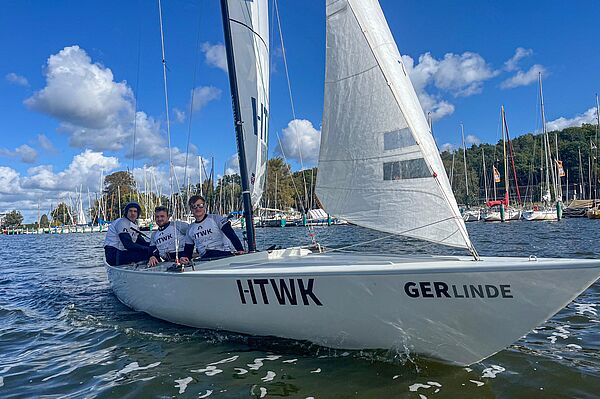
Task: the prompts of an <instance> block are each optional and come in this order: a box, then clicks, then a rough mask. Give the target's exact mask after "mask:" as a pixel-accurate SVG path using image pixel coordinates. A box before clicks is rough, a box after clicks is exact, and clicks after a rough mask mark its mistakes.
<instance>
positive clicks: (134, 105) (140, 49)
mask: <svg viewBox="0 0 600 399" xmlns="http://www.w3.org/2000/svg"><path fill="white" fill-rule="evenodd" d="M139 6H140V5H139V2H138V8H139ZM137 50H138V51H137V70H136V74H135V89H134V92H133V145H132V150H131V175H132V177H133V173H134V171H135V144H136V133H137V106H138V104H137V98H138V93H139V84H140V64H141V62H140V59H141V52H142V20H141V18H140V20H139V25H138V43H137ZM133 186H134V188H135V192H136V194H137V200H138V202H140V192H139V190H138V188H137V181H136V180H135V177H134V178H133ZM120 205H121V204H119V206H120ZM146 208H147V207H144V209H145V210H146V218H147V217H148V209H146ZM140 216H141V215H140Z"/></svg>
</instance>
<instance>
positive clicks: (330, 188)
mask: <svg viewBox="0 0 600 399" xmlns="http://www.w3.org/2000/svg"><path fill="white" fill-rule="evenodd" d="M421 179H426V178H424V177H423V178H421ZM407 180H413V181H414V180H418V179H407ZM396 181H397V182H400V181H402V180H396ZM317 187H319V188H324V189H328V190H339V191H362V190H361V189H360V188H351V187H334V186H317ZM369 191H372V192H406V193H419V194H426V195H430V196H432V197H435V198H440V199H444V197H443V196H441V195H439V194H432V193H431V192H428V191H421V190H409V189H406V188H370V189H369ZM448 219H456V216H455V217H452V218H448ZM448 219H444V220H448Z"/></svg>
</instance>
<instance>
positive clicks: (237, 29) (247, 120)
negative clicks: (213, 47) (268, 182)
mask: <svg viewBox="0 0 600 399" xmlns="http://www.w3.org/2000/svg"><path fill="white" fill-rule="evenodd" d="M227 3H228V7H229V26H230V28H231V36H232V42H233V54H234V60H235V70H236V75H237V76H235V79H236V82H237V87H238V96H239V101H240V112H241V115H240V118H241V120H242V128H243V131H244V146H245V153H246V165H247V169H248V182H249V184H250V194H251V199H252V204H253V206H254V207H256V206H258V203H259V201H260V198H261V196H262V193H263V190H264V185H265V179H266V167H267V155H268V152H267V149H268V146H267V142H268V126H269V117H270V115H269V12H268V0H228V1H227Z"/></svg>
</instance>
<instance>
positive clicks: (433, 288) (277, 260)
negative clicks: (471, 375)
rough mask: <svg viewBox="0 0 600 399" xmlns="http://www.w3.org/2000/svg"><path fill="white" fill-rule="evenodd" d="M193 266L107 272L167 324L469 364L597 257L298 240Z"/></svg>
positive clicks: (594, 268) (592, 270) (585, 275)
mask: <svg viewBox="0 0 600 399" xmlns="http://www.w3.org/2000/svg"><path fill="white" fill-rule="evenodd" d="M299 255H302V256H299ZM195 269H196V270H195V271H186V272H184V273H178V272H166V271H161V270H165V266H159V267H157V268H153V269H147V268H145V267H142V269H137V270H136V269H134V268H133V267H132V266H125V267H123V266H119V267H112V266H108V277H109V280H110V283H111V285H112V289H113V291H114V293H115V294H116V296H117V297H118V298H119V300H120V301H121V302H123V303H124V304H125V305H127V306H129V307H131V308H133V309H136V310H139V311H143V312H146V313H148V314H150V315H152V316H154V317H157V318H160V319H163V320H167V321H170V322H173V323H177V324H182V325H186V326H192V327H198V328H210V329H218V330H228V331H234V332H239V333H245V334H252V335H262V336H277V337H284V338H291V339H298V340H308V341H311V342H314V343H317V344H319V345H323V346H327V347H333V348H344V349H369V348H373V349H375V348H379V349H399V350H402V351H404V350H406V349H408V350H409V351H410V352H414V353H418V354H422V355H425V356H427V357H431V358H435V359H440V360H442V361H444V362H447V363H451V364H457V365H468V364H472V363H475V362H478V361H480V360H482V359H484V358H486V357H488V356H491V355H492V354H494V353H496V352H497V351H500V350H502V349H503V348H505V347H507V346H508V345H510V344H511V343H513V342H515V341H516V340H518V339H519V338H520V337H522V336H523V335H525V334H527V333H528V332H529V331H531V330H532V329H533V328H535V327H536V326H538V325H539V324H541V323H543V322H544V321H545V320H547V319H549V318H550V317H552V316H553V315H554V314H555V313H556V312H558V311H559V310H560V309H562V308H563V307H564V306H565V305H567V304H568V303H569V302H570V301H572V300H573V299H574V298H575V297H577V296H578V295H579V294H580V293H581V292H582V291H584V290H585V289H586V288H587V287H588V286H589V285H591V284H592V283H593V282H594V281H596V279H597V278H598V277H599V276H600V260H569V259H539V260H529V259H526V258H484V259H483V260H482V261H479V262H477V261H473V260H471V259H470V258H457V257H424V258H419V257H410V258H407V257H395V256H366V255H348V254H336V253H332V254H307V251H306V250H300V249H298V248H296V249H288V250H279V251H274V252H272V253H270V254H267V253H265V252H262V253H255V254H247V255H243V256H238V257H235V258H228V259H223V260H217V261H212V262H207V263H203V264H201V265H197V266H196V268H195ZM285 288H287V294H286V293H285V292H284V289H285Z"/></svg>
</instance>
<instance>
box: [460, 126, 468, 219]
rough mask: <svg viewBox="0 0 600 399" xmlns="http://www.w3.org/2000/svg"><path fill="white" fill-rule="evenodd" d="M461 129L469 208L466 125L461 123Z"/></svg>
mask: <svg viewBox="0 0 600 399" xmlns="http://www.w3.org/2000/svg"><path fill="white" fill-rule="evenodd" d="M460 131H461V134H462V145H463V162H464V164H465V189H466V191H467V196H466V205H467V208H468V207H469V179H468V176H467V147H466V145H465V127H464V125H463V124H462V123H461V124H460Z"/></svg>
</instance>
